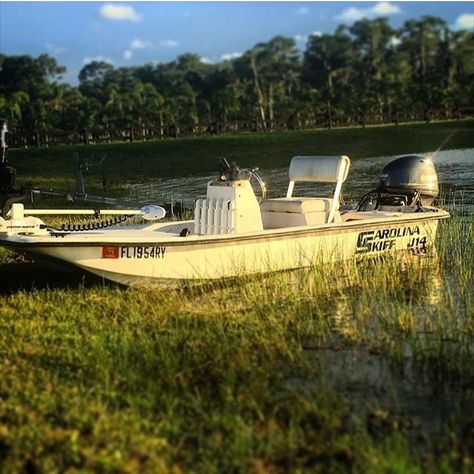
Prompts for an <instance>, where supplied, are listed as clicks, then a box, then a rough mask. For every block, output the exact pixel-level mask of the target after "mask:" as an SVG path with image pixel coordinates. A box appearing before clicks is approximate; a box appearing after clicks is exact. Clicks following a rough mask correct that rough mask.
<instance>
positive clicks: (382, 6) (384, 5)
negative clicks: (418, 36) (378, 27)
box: [369, 2, 400, 15]
mask: <svg viewBox="0 0 474 474" xmlns="http://www.w3.org/2000/svg"><path fill="white" fill-rule="evenodd" d="M369 10H371V11H372V12H373V13H374V14H375V15H396V14H397V13H400V8H399V7H398V6H397V5H393V4H392V3H390V2H379V3H377V4H376V5H375V7H372V8H369Z"/></svg>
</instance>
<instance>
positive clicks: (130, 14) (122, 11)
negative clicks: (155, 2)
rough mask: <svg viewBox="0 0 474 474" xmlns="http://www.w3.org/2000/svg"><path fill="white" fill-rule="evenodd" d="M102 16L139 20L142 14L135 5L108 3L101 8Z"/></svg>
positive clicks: (108, 18)
mask: <svg viewBox="0 0 474 474" xmlns="http://www.w3.org/2000/svg"><path fill="white" fill-rule="evenodd" d="M100 16H101V17H102V18H104V19H106V20H122V21H123V20H125V21H138V20H139V19H140V16H139V15H138V14H137V12H136V11H135V9H134V8H133V7H130V6H127V5H115V4H113V3H107V4H106V5H103V6H102V7H101V8H100Z"/></svg>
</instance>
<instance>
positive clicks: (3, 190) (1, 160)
mask: <svg viewBox="0 0 474 474" xmlns="http://www.w3.org/2000/svg"><path fill="white" fill-rule="evenodd" d="M7 133H8V128H7V121H6V119H1V118H0V147H1V148H0V155H1V157H0V194H5V195H6V194H7V193H8V192H9V191H11V189H12V187H13V185H14V184H15V176H16V170H15V168H13V166H8V160H7V149H8V145H7V137H6V135H7Z"/></svg>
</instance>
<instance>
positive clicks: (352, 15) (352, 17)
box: [336, 7, 364, 21]
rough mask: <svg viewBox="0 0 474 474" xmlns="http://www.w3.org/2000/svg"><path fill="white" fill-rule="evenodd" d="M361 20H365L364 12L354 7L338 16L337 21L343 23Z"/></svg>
mask: <svg viewBox="0 0 474 474" xmlns="http://www.w3.org/2000/svg"><path fill="white" fill-rule="evenodd" d="M361 18H364V13H363V10H360V9H359V8H354V7H350V8H347V9H346V10H344V11H343V12H342V13H341V14H340V15H337V16H336V19H337V20H342V21H357V20H360V19H361Z"/></svg>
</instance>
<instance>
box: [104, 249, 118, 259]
mask: <svg viewBox="0 0 474 474" xmlns="http://www.w3.org/2000/svg"><path fill="white" fill-rule="evenodd" d="M102 258H119V248H118V247H102Z"/></svg>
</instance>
